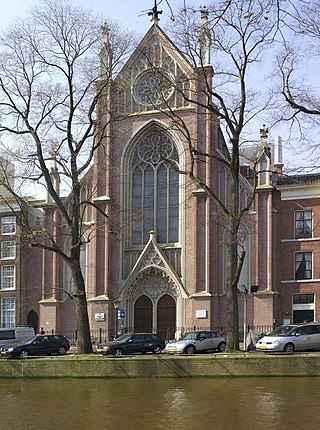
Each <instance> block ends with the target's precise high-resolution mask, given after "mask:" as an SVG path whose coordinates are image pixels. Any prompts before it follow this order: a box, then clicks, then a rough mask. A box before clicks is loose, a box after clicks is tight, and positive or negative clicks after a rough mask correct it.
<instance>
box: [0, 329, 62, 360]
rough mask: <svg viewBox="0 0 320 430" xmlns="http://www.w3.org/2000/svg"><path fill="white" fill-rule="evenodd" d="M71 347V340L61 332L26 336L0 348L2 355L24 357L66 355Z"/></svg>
mask: <svg viewBox="0 0 320 430" xmlns="http://www.w3.org/2000/svg"><path fill="white" fill-rule="evenodd" d="M69 348H70V341H69V339H67V338H66V337H65V336H62V335H60V334H49V335H39V336H30V337H26V338H24V339H22V340H20V341H19V342H13V343H10V344H7V345H4V346H3V347H2V348H0V355H1V357H8V358H11V357H22V358H26V357H28V355H50V354H58V355H64V354H65V353H66V352H67V351H68V350H69Z"/></svg>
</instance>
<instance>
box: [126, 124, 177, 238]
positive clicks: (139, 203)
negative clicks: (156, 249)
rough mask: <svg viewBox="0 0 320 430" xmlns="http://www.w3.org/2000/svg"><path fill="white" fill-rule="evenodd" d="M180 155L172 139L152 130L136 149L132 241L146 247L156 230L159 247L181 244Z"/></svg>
mask: <svg viewBox="0 0 320 430" xmlns="http://www.w3.org/2000/svg"><path fill="white" fill-rule="evenodd" d="M177 166H178V153H177V150H176V148H175V145H174V143H173V141H172V139H171V138H170V136H169V135H168V134H167V133H166V132H164V131H163V130H161V129H159V128H152V129H151V130H150V132H149V133H147V134H145V135H144V136H143V137H142V138H141V139H140V140H139V141H138V144H137V145H136V146H135V151H134V154H133V156H132V162H131V168H130V170H131V184H132V187H131V217H132V222H131V226H132V227H131V228H132V231H131V233H132V234H131V238H132V244H133V245H142V244H144V243H146V242H147V241H148V239H149V231H150V230H155V231H156V234H157V240H158V242H159V243H172V242H177V241H178V230H179V228H178V227H179V173H178V172H177V169H176V167H177Z"/></svg>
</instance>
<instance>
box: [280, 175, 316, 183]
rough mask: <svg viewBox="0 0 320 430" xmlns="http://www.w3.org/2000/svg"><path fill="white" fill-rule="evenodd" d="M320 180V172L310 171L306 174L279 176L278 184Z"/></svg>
mask: <svg viewBox="0 0 320 430" xmlns="http://www.w3.org/2000/svg"><path fill="white" fill-rule="evenodd" d="M318 181H320V173H309V174H304V175H293V176H289V175H282V176H279V177H278V178H277V185H299V184H310V183H314V182H318Z"/></svg>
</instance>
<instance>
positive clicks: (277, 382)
mask: <svg viewBox="0 0 320 430" xmlns="http://www.w3.org/2000/svg"><path fill="white" fill-rule="evenodd" d="M0 414H1V415H0V429H1V430H11V429H14V430H22V429H23V430H53V429H55V430H56V429H77V430H84V429H90V430H91V429H99V430H100V429H121V430H124V429H128V430H138V429H139V430H144V429H148V430H153V429H155V430H162V429H168V430H171V429H174V430H180V429H183V430H188V429H199V430H207V429H208V430H209V429H210V430H220V429H223V430H248V429H254V430H260V429H261V430H262V429H263V430H268V429H272V430H277V429H281V430H289V429H293V430H295V429H300V430H318V429H320V378H316V377H314V378H313V377H309V378H302V377H301V378H234V379H232V378H230V379H229V378H217V379H125V380H123V379H66V380H65V379H63V380H54V379H38V380H34V379H33V380H4V379H2V380H0Z"/></svg>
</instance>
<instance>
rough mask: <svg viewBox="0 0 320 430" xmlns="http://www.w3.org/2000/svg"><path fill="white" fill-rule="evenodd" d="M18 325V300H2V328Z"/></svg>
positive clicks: (10, 298) (4, 298) (6, 298)
mask: <svg viewBox="0 0 320 430" xmlns="http://www.w3.org/2000/svg"><path fill="white" fill-rule="evenodd" d="M15 325H16V299H15V298H13V297H3V298H2V299H1V326H2V327H15Z"/></svg>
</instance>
